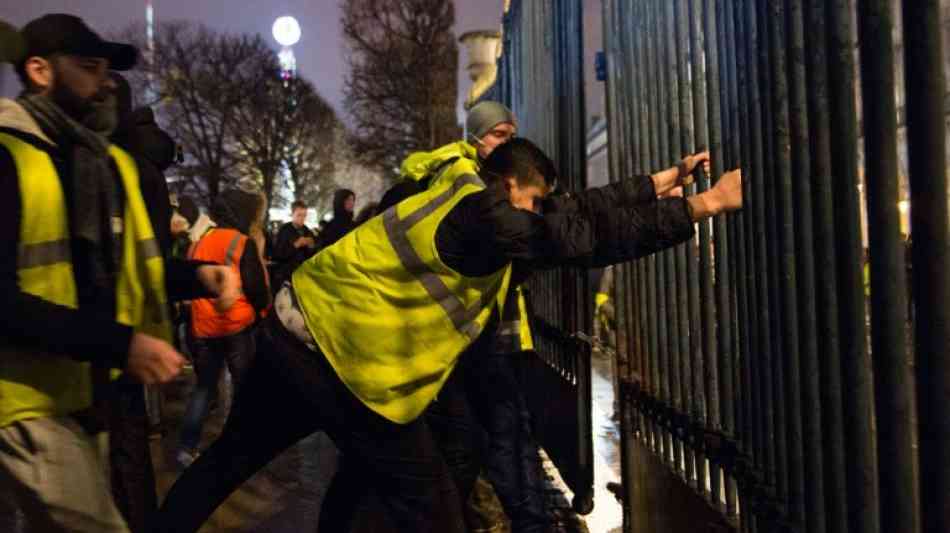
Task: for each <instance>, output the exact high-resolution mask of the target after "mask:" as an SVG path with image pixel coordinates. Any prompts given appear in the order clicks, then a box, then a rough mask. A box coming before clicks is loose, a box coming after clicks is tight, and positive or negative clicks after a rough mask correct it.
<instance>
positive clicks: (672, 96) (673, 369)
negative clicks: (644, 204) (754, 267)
mask: <svg viewBox="0 0 950 533" xmlns="http://www.w3.org/2000/svg"><path fill="white" fill-rule="evenodd" d="M661 6H662V7H661V13H660V15H661V20H662V21H663V24H662V26H661V28H662V30H663V34H664V38H663V42H664V55H663V56H662V57H663V62H664V70H665V71H666V76H665V78H664V80H665V82H666V83H665V87H666V89H665V93H666V95H667V100H668V102H667V111H668V117H666V118H665V120H666V121H667V123H668V124H669V139H668V141H667V150H668V151H667V153H666V154H663V155H664V159H667V158H668V160H669V161H676V160H677V159H678V157H679V156H678V155H677V154H678V152H679V146H678V145H679V133H680V132H679V128H680V110H679V84H678V83H677V79H676V27H675V26H674V24H673V2H672V1H669V0H667V1H666V2H663V3H662V4H661ZM662 166H665V165H662ZM677 252H678V248H673V249H669V250H666V251H665V252H664V253H665V255H666V272H667V277H666V286H667V294H666V301H667V312H668V313H667V314H668V320H669V331H668V334H669V337H668V340H669V343H670V347H669V355H670V383H671V385H672V390H671V391H670V392H671V394H672V402H671V405H672V406H673V408H674V409H675V410H676V411H677V412H682V410H683V383H682V368H681V363H682V360H681V355H680V336H679V333H680V308H679V292H680V290H679V289H680V287H679V271H678V269H677V266H678V265H677V263H676V255H677ZM684 289H685V287H684ZM672 437H673V465H674V468H673V470H674V472H676V473H677V474H680V475H682V473H683V441H682V439H680V438H679V435H678V434H677V433H673V436H672Z"/></svg>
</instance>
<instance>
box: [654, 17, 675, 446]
mask: <svg viewBox="0 0 950 533" xmlns="http://www.w3.org/2000/svg"><path fill="white" fill-rule="evenodd" d="M649 20H650V32H649V34H648V35H649V39H650V52H651V54H650V69H651V71H652V72H653V78H652V88H653V101H654V102H656V104H657V105H656V107H655V108H654V109H653V111H652V113H653V115H654V125H655V127H656V132H655V133H654V135H655V136H656V137H655V138H656V140H657V144H656V145H655V146H654V147H653V150H652V152H651V161H652V162H653V165H652V167H651V168H650V172H655V171H657V170H659V169H660V168H662V167H663V160H664V159H665V158H666V150H667V148H666V147H667V145H668V144H669V138H668V136H667V133H666V129H667V126H668V121H667V107H668V106H667V101H666V83H665V78H666V69H665V68H664V67H663V59H664V55H663V51H664V48H665V47H664V46H663V45H664V40H663V39H662V37H661V36H662V33H663V27H662V21H663V18H662V16H661V7H660V3H659V1H658V0H653V1H652V2H651V3H650V19H649ZM668 256H669V253H668V251H666V250H664V251H663V252H660V253H658V254H655V256H654V260H655V261H656V271H657V287H656V290H657V302H658V306H657V311H658V314H657V320H658V321H659V326H660V327H659V336H660V337H659V358H660V363H659V370H660V384H661V392H660V399H661V400H662V401H663V404H664V405H665V406H670V405H672V404H673V402H672V394H671V386H670V385H671V377H672V376H671V370H672V369H671V361H672V354H671V353H670V351H669V348H670V343H669V325H670V324H669V314H668V313H667V289H668V261H667V258H668ZM662 452H663V461H664V462H665V463H667V464H671V463H672V458H673V442H672V435H671V434H670V432H669V431H668V430H667V429H664V431H663V447H662Z"/></svg>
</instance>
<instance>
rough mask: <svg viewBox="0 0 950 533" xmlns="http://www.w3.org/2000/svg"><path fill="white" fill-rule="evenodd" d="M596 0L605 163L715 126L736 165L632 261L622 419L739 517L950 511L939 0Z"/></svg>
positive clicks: (754, 520)
mask: <svg viewBox="0 0 950 533" xmlns="http://www.w3.org/2000/svg"><path fill="white" fill-rule="evenodd" d="M603 10H604V40H605V43H604V47H605V52H606V56H607V66H608V82H607V85H606V89H607V101H608V127H609V148H610V167H611V176H612V179H621V178H624V177H627V176H631V175H634V174H642V173H647V172H650V171H652V170H656V169H661V168H666V167H669V166H671V165H672V164H673V163H674V162H675V161H677V160H678V159H679V158H680V157H681V156H683V155H684V154H687V153H690V152H694V151H697V150H698V149H701V148H706V147H708V149H709V150H710V151H711V152H712V156H713V172H712V175H713V176H719V175H721V173H722V172H723V170H726V169H731V168H734V167H740V166H741V167H742V168H743V175H744V178H745V181H744V192H745V208H744V210H743V211H742V212H740V213H738V214H735V215H726V216H719V217H716V218H715V219H714V220H712V221H710V222H707V223H701V224H699V225H698V231H697V237H696V239H694V240H693V241H692V242H689V243H686V244H684V245H682V246H680V247H678V248H676V249H674V250H670V251H667V252H664V253H661V254H657V255H656V256H655V257H649V258H646V259H644V260H641V261H638V262H636V263H635V264H629V265H624V266H623V267H622V268H621V269H620V271H619V276H618V279H619V282H618V283H617V290H616V295H615V296H616V300H617V305H618V311H619V316H620V326H619V328H620V331H619V332H618V333H619V341H618V342H619V344H620V346H619V349H620V350H621V352H623V354H624V355H626V359H627V360H629V365H628V366H627V367H625V368H623V369H622V372H623V375H622V377H623V380H624V384H625V387H623V390H624V391H625V395H626V399H625V402H624V404H623V405H624V411H625V412H624V416H623V426H624V427H623V433H624V437H625V438H626V439H629V440H632V441H637V442H639V443H640V445H642V446H645V447H647V448H649V449H650V450H651V451H652V453H654V454H656V455H657V456H659V457H660V458H662V460H663V461H665V462H666V463H667V464H668V466H669V468H670V469H671V470H672V471H673V472H674V473H675V474H676V475H678V476H680V477H681V478H682V481H683V482H684V483H688V484H689V485H691V486H692V487H694V488H695V489H696V490H697V491H698V492H699V493H701V494H702V495H703V496H704V497H705V498H707V499H708V501H709V502H710V505H712V506H714V507H715V508H718V509H719V510H720V511H721V512H722V513H723V514H724V515H726V516H727V517H729V518H731V519H733V520H734V524H736V526H737V527H739V528H741V529H742V530H743V531H801V532H809V533H821V532H825V531H827V532H855V533H857V532H861V533H871V532H888V533H889V532H911V533H913V532H917V531H924V532H937V531H950V416H948V415H947V411H946V409H947V406H948V401H950V365H948V359H950V358H948V349H950V306H948V301H950V284H948V276H950V270H948V268H947V267H948V254H950V248H948V245H950V240H948V230H950V221H948V217H947V203H948V196H947V192H948V191H947V184H946V152H945V150H946V148H945V139H946V135H945V128H946V127H945V122H944V121H945V118H946V114H945V113H946V109H945V104H944V102H945V101H946V100H945V98H946V87H945V80H944V73H943V56H942V48H941V38H942V35H941V30H940V22H941V20H942V17H941V13H940V2H939V1H937V0H904V1H903V2H890V1H887V0H860V1H859V2H857V6H855V4H854V3H853V2H852V1H849V0H832V1H825V0H767V1H766V0H604V2H603ZM901 14H902V15H903V20H904V21H907V23H906V24H904V25H903V31H896V32H895V31H894V28H895V23H896V22H899V20H900V15H901ZM855 21H856V22H855ZM858 35H860V37H861V38H860V39H858ZM895 36H897V38H898V39H899V40H903V58H902V57H901V56H900V55H899V54H896V53H895V46H894V37H895ZM859 58H860V60H859ZM902 59H903V60H904V61H905V64H904V65H903V69H901V68H900V63H901V60H902ZM895 65H897V66H895ZM900 73H903V75H904V77H903V79H900V78H899V75H900ZM905 94H906V97H904V95H905ZM895 95H896V96H897V97H898V98H901V99H903V100H904V101H906V113H902V114H900V117H899V114H898V107H897V103H896V97H895ZM905 116H906V121H905V120H903V119H904V117H905ZM898 118H901V121H900V122H898ZM862 126H863V132H864V133H865V134H864V135H863V143H862V142H861V141H862V133H861V131H862ZM905 131H906V140H907V145H906V147H907V150H906V153H907V162H908V163H907V168H906V169H905V168H902V166H901V165H900V163H901V160H900V159H899V154H900V153H903V152H901V151H899V146H900V143H899V141H900V140H901V137H902V136H903V132H905ZM862 144H863V147H862V146H861V145H862ZM901 174H906V178H907V179H909V199H906V200H903V201H902V200H901V196H900V194H901V188H900V183H901ZM709 186H710V182H709V180H708V179H707V178H706V177H705V176H702V175H699V176H697V185H696V187H695V189H694V190H692V191H688V192H689V193H693V192H696V191H702V190H704V189H706V188H707V187H709ZM862 203H863V204H864V206H865V207H864V209H865V210H866V223H864V224H862V216H861V215H862ZM903 210H909V212H910V227H911V228H912V230H913V231H912V232H908V237H912V241H911V240H910V239H908V240H906V241H905V237H903V236H902V235H901V233H902V230H901V228H902V223H901V213H902V211H903ZM862 235H866V242H867V255H868V257H869V258H870V264H869V280H868V282H867V284H865V283H864V282H863V279H862V267H863V265H864V239H863V238H862ZM910 242H914V245H913V246H912V247H911V246H910V244H909V243H910ZM908 249H911V253H910V255H907V254H906V251H907V250H908ZM905 256H906V257H908V258H909V259H905ZM905 260H907V261H909V263H910V264H911V265H912V270H911V271H912V272H913V276H912V278H913V280H912V281H913V293H912V294H913V297H912V301H913V303H912V306H908V304H907V299H908V298H909V294H908V290H907V269H906V268H905V267H906V265H905ZM915 369H916V373H915ZM918 443H919V446H918ZM633 468H636V465H634V464H631V462H630V461H627V463H626V464H624V469H625V477H626V476H627V474H628V473H629V472H630V469H633ZM626 488H627V490H633V489H632V485H630V486H627V487H626ZM629 496H631V498H630V500H632V495H629ZM629 511H630V510H629V509H628V516H627V518H628V524H629V518H630V515H629ZM628 530H632V529H628Z"/></svg>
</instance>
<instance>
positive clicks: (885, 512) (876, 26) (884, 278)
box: [858, 0, 946, 533]
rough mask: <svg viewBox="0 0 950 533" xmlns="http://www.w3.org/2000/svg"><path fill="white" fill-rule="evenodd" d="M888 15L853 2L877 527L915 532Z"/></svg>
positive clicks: (886, 5)
mask: <svg viewBox="0 0 950 533" xmlns="http://www.w3.org/2000/svg"><path fill="white" fill-rule="evenodd" d="M891 14H892V12H891V2H890V1H888V0H862V1H861V2H859V3H858V28H859V35H860V41H859V42H860V46H861V88H862V92H863V98H862V102H863V103H864V106H863V109H864V113H863V120H864V145H865V150H864V153H865V154H867V156H866V157H865V158H864V160H865V165H866V173H865V177H866V179H865V183H866V185H867V189H866V199H867V213H868V239H869V244H870V247H869V256H870V260H871V343H872V345H871V356H872V360H873V362H874V383H875V394H874V397H875V398H876V407H877V409H876V411H877V420H878V423H877V436H878V473H879V476H880V480H879V482H880V489H879V490H880V494H879V498H880V501H881V530H882V531H907V532H908V533H914V532H916V531H917V530H918V526H919V524H918V523H917V519H918V512H917V507H916V503H917V492H916V491H917V486H916V483H915V482H914V481H915V480H914V469H915V461H914V457H915V454H914V450H913V440H914V438H913V435H914V429H915V428H914V425H913V421H914V394H913V386H914V381H913V374H912V371H911V363H912V361H911V357H910V353H909V352H908V349H907V348H908V346H907V341H906V331H905V328H906V324H907V290H906V287H907V281H906V277H905V273H906V270H905V268H904V249H903V245H902V243H901V238H900V212H899V211H898V209H897V200H898V199H899V194H900V191H899V184H898V170H897V109H896V104H895V102H894V96H895V95H894V87H895V86H894V77H895V74H894V41H893V26H892V22H891ZM913 23H914V24H915V25H916V23H917V21H914V22H913ZM944 201H946V198H944ZM925 245H926V246H929V245H930V243H926V244H925ZM944 275H946V273H944Z"/></svg>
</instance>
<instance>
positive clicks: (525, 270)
mask: <svg viewBox="0 0 950 533" xmlns="http://www.w3.org/2000/svg"><path fill="white" fill-rule="evenodd" d="M17 35H18V38H20V39H22V43H21V46H19V47H18V48H17V47H11V49H13V48H17V49H19V52H18V53H17V54H15V57H9V58H7V59H8V60H10V61H11V62H12V63H13V65H14V67H15V69H16V72H17V74H18V75H19V78H20V80H21V82H22V85H23V91H22V93H21V94H20V96H19V97H17V98H16V99H13V100H0V188H2V189H3V190H4V191H5V192H4V193H3V194H0V202H3V203H4V204H5V205H3V206H0V217H4V218H5V220H3V221H0V231H2V232H5V235H4V236H2V237H0V244H2V246H4V247H6V249H7V253H3V254H0V269H2V270H0V291H2V293H3V296H4V301H5V302H7V305H6V306H4V307H3V308H2V311H0V313H2V314H3V316H2V317H0V339H2V348H0V496H2V497H0V523H4V520H5V519H7V518H9V517H11V516H14V515H15V516H17V517H18V518H17V520H20V523H23V524H25V525H26V529H27V530H29V531H43V532H46V531H89V532H100V531H103V532H113V531H115V532H124V531H135V532H190V531H197V530H198V529H199V528H200V527H201V525H202V524H203V523H204V522H205V521H206V520H207V519H208V517H209V516H210V515H211V513H212V512H213V511H214V510H215V508H216V507H217V506H219V505H220V504H221V503H222V502H223V501H224V500H225V499H226V498H227V497H228V495H229V494H230V493H231V492H233V491H234V490H235V489H236V488H237V487H238V486H240V485H241V484H242V483H244V482H245V481H246V480H247V479H248V478H250V477H251V475H253V474H254V473H255V472H256V471H258V470H259V469H261V468H262V467H263V466H264V465H266V464H267V463H268V462H269V461H270V460H271V459H273V458H274V457H276V456H277V455H278V454H280V453H281V452H282V451H284V450H285V449H287V448H288V447H290V446H291V445H293V444H294V443H296V442H297V441H299V440H301V439H302V438H304V437H306V436H308V435H310V434H312V433H314V432H317V431H323V432H325V433H326V434H327V435H329V437H330V438H331V439H332V440H333V442H334V443H335V444H336V446H337V447H338V448H339V450H340V451H341V452H342V463H341V467H340V469H339V471H338V472H337V474H336V475H335V476H334V478H333V481H332V483H331V485H330V487H329V490H328V493H327V495H326V498H325V500H324V503H323V506H322V511H321V513H320V519H319V531H325V532H346V531H400V532H405V533H408V532H412V533H419V532H438V533H455V532H458V533H462V532H467V531H471V530H473V529H474V528H475V527H476V526H475V524H476V523H478V524H484V523H485V522H486V521H489V522H490V521H492V520H501V519H503V520H505V521H506V522H507V523H509V524H510V526H509V527H510V530H511V531H514V532H517V533H522V532H546V531H552V529H551V528H552V524H551V520H550V517H549V516H548V514H547V513H546V512H545V504H544V499H543V492H542V488H541V487H542V482H543V480H542V473H541V468H540V466H541V465H540V459H539V455H538V453H537V443H535V442H534V440H533V437H532V434H531V421H530V415H529V414H528V411H527V408H526V401H525V398H524V396H523V392H522V390H523V387H522V386H521V384H520V380H521V377H520V371H519V366H520V364H521V360H522V359H523V354H524V352H528V351H531V350H532V349H533V338H532V332H531V327H530V312H529V310H530V294H528V292H527V290H526V289H525V281H526V280H527V279H528V278H529V277H530V276H531V275H532V273H533V272H535V271H538V270H541V269H550V268H555V267H558V266H563V265H570V266H581V267H589V268H596V267H604V266H607V265H611V264H616V263H621V262H625V261H629V260H632V259H636V258H640V257H644V256H646V255H649V254H653V253H655V252H657V251H660V250H663V249H666V248H669V247H671V246H674V245H676V244H678V243H681V242H684V241H685V240H688V239H690V238H691V237H692V236H693V232H694V226H695V222H697V221H701V220H704V219H706V218H709V217H711V216H714V215H716V214H720V213H725V212H730V211H734V210H736V209H739V208H741V205H742V188H741V173H740V172H739V171H738V170H735V171H731V172H728V173H726V174H724V175H723V176H721V177H719V179H718V180H717V181H716V185H714V186H713V187H712V188H710V189H708V190H706V191H704V192H702V193H699V194H696V195H692V196H684V194H683V187H682V186H683V185H684V184H686V183H688V182H689V181H690V180H691V179H692V175H693V172H694V170H697V169H700V170H701V169H708V166H709V155H708V154H707V153H699V154H693V155H688V156H686V157H684V158H683V160H682V161H681V162H680V163H679V164H677V165H676V166H674V167H672V168H669V169H666V170H662V171H659V172H657V173H655V174H652V175H645V176H630V177H627V178H625V179H621V180H618V181H617V182H615V183H613V184H611V185H609V186H605V187H601V188H595V189H590V190H586V191H566V190H563V189H562V188H560V187H559V186H558V172H557V169H556V168H555V165H554V163H553V162H552V161H551V160H550V159H549V158H548V157H547V155H545V153H544V152H543V151H542V150H541V149H540V148H538V147H537V146H535V145H534V144H533V143H532V142H531V141H529V140H527V139H522V138H519V137H517V129H518V119H517V117H515V116H514V114H513V113H512V112H511V110H509V109H508V108H506V107H505V106H504V105H502V104H500V103H497V102H482V103H480V104H478V105H476V106H475V107H474V108H472V110H471V111H470V113H469V114H468V116H467V120H466V132H467V134H466V138H465V139H463V140H460V141H458V142H455V143H451V144H449V145H446V146H442V147H433V150H432V151H426V152H418V153H414V154H411V155H410V156H409V157H407V158H406V160H405V161H404V163H403V165H402V167H401V169H400V170H401V175H402V178H401V179H400V180H399V182H398V183H396V184H395V185H394V186H393V187H392V188H391V189H390V190H389V191H387V193H386V194H385V195H384V196H383V197H382V198H380V199H379V202H378V203H370V204H368V205H367V208H365V209H364V211H363V212H361V213H360V214H359V215H356V216H354V205H355V200H356V198H355V195H354V194H353V192H352V191H349V190H345V189H344V190H340V191H337V193H336V194H335V196H334V201H333V208H334V216H333V219H332V220H330V221H329V222H328V223H327V224H326V225H325V226H324V227H323V228H322V229H321V230H320V231H319V232H314V231H313V230H311V229H309V228H308V227H307V226H306V225H305V220H306V216H307V206H306V205H305V204H303V203H300V202H296V203H294V205H293V206H292V220H291V221H290V222H287V223H286V224H284V225H282V226H281V227H280V228H279V229H278V230H277V231H276V234H273V235H272V234H271V232H268V231H266V229H265V228H266V211H267V210H266V205H267V199H266V198H265V196H264V194H263V192H262V190H261V188H260V187H259V185H258V184H257V183H255V182H254V181H253V180H248V179H243V180H239V181H238V182H237V183H236V184H235V185H234V186H232V187H229V188H227V189H226V190H224V191H222V192H221V193H220V194H219V195H218V196H217V197H216V198H215V199H214V200H213V202H212V203H211V205H209V206H207V209H206V210H202V209H200V208H199V207H198V206H197V205H196V203H195V202H194V201H193V200H191V199H189V198H187V197H172V196H170V195H169V194H168V190H167V184H166V182H165V179H164V176H163V172H164V171H165V170H166V169H167V168H168V167H169V166H170V165H172V164H174V162H175V160H176V150H175V145H174V141H173V140H172V139H170V138H169V137H168V135H166V134H165V133H164V132H162V131H161V129H160V128H159V127H158V126H157V125H156V123H155V119H154V115H153V114H152V112H151V110H149V109H147V108H142V109H132V105H131V102H132V98H131V91H130V89H129V86H128V84H127V83H125V82H124V80H123V78H122V77H121V75H119V74H118V72H121V71H124V70H128V69H131V68H133V67H134V66H135V64H136V60H137V57H138V52H137V50H136V49H135V48H134V47H132V46H130V45H126V44H121V43H113V42H109V41H105V40H103V39H102V38H101V37H100V36H99V35H97V34H96V33H94V32H93V31H92V30H91V29H90V28H89V27H88V26H87V25H86V24H85V23H84V22H83V21H82V20H81V19H79V18H77V17H74V16H69V15H60V14H55V15H46V16H43V17H41V18H38V19H36V20H33V21H31V22H30V23H28V24H27V25H26V26H24V27H23V28H22V29H21V30H19V32H18V34H17ZM173 200H174V202H173ZM173 203H174V205H173ZM176 320H178V322H179V323H180V325H181V327H180V328H178V330H179V331H180V332H181V334H180V335H177V336H176V335H175V334H174V330H175V327H174V324H175V321H176ZM182 352H187V353H189V354H190V358H191V360H192V364H193V366H194V370H195V373H196V376H197V383H196V385H195V388H194V390H193V391H192V395H191V397H190V398H189V401H188V406H187V410H186V414H185V417H184V421H183V424H182V428H181V431H180V434H179V435H178V453H177V454H176V459H177V462H178V464H179V465H180V467H181V468H182V472H181V474H180V476H179V477H178V479H177V481H176V482H175V484H174V485H173V486H172V487H171V489H170V490H169V492H168V493H167V494H166V495H165V497H164V500H163V501H162V503H161V506H160V507H159V505H158V500H159V499H158V495H157V494H156V486H155V480H154V473H153V471H152V464H151V457H150V454H149V447H148V442H147V433H148V420H147V418H148V416H147V411H146V408H145V404H146V400H145V398H146V395H145V389H144V387H143V385H158V384H162V383H168V382H169V381H171V380H173V379H175V378H176V377H177V376H178V375H179V374H180V373H181V372H182V369H183V367H184V366H185V365H186V362H187V358H186V356H184V355H182ZM225 367H226V368H227V369H228V372H229V374H230V376H231V380H232V383H233V400H232V402H231V407H230V412H229V415H228V418H227V421H226V423H225V426H224V428H223V430H222V431H221V433H220V435H217V436H216V438H215V439H214V441H213V443H212V444H211V445H210V446H209V447H208V448H207V449H204V450H199V449H198V445H199V442H200V441H201V435H202V428H203V421H204V419H205V418H206V416H207V414H208V411H209V409H210V407H211V405H212V403H213V402H214V397H215V394H216V390H217V383H218V380H219V379H220V376H221V374H222V372H223V369H224V368H225ZM104 435H107V436H108V440H109V446H108V450H109V453H108V456H107V459H103V457H102V456H101V454H100V450H101V446H100V442H101V441H102V440H103V439H102V438H101V437H102V436H104ZM107 472H109V474H107ZM498 510H501V511H503V512H498ZM492 513H495V514H500V515H503V517H501V518H499V517H497V516H492Z"/></svg>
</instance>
